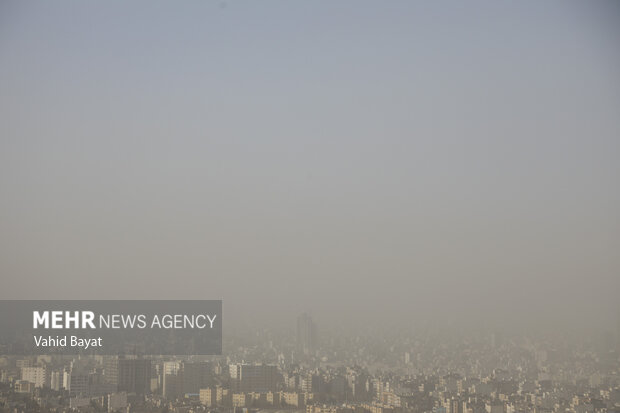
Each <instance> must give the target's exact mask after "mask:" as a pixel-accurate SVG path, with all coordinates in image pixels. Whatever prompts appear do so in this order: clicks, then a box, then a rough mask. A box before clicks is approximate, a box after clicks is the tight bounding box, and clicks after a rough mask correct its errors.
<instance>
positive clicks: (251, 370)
mask: <svg viewBox="0 0 620 413" xmlns="http://www.w3.org/2000/svg"><path fill="white" fill-rule="evenodd" d="M229 372H230V387H231V389H232V391H233V392H235V393H242V392H243V393H249V392H257V393H266V392H270V391H274V390H276V386H277V383H278V377H279V373H278V366H275V365H266V364H259V365H253V364H231V365H230V366H229Z"/></svg>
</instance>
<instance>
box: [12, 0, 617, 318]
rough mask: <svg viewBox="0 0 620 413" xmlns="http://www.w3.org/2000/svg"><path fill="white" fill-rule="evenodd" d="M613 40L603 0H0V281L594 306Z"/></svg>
mask: <svg viewBox="0 0 620 413" xmlns="http://www.w3.org/2000/svg"><path fill="white" fill-rule="evenodd" d="M619 46H620V6H619V5H618V3H613V2H609V3H605V2H594V3H592V2H587V3H586V2H579V3H572V2H553V1H548V2H537V1H532V2H507V1H504V2H496V1H492V2H491V1H489V2H467V3H465V2H434V1H433V2H431V1H429V2H400V1H391V2H383V1H374V2H366V1H355V2H354V1H336V2H333V1H313V2H305V3H302V2H292V1H243V2H242V1H228V2H205V1H199V2H189V1H188V2H168V1H163V2H156V1H148V2H137V1H136V2H134V1H132V2H115V1H105V2H94V1H74V2H63V1H58V2H56V1H55V2H44V1H41V2H20V1H3V2H2V3H1V4H0V274H1V276H2V286H1V288H0V298H2V299H15V298H17V299H26V298H29V299H56V298H67V299H70V298H71V299H90V298H93V299H94V298H105V299H115V298H125V299H130V298H142V299H144V298H175V299H179V298H205V299H206V298H212V299H215V298H222V299H224V315H225V317H229V319H230V320H237V321H248V320H256V319H257V318H260V317H263V316H266V317H273V318H274V322H275V321H276V320H277V321H278V322H280V321H286V322H290V323H291V325H293V323H294V321H293V320H294V318H295V317H296V315H297V314H298V313H299V312H301V311H308V312H311V313H312V314H313V315H314V316H315V318H316V319H318V320H320V321H322V322H323V324H325V323H327V322H333V323H339V322H342V321H348V320H353V319H357V320H363V319H365V317H369V318H371V319H373V320H375V321H376V320H380V319H388V318H389V319H396V320H407V319H416V320H426V321H428V320H431V321H434V320H448V321H449V320H456V319H470V320H472V319H473V320H481V321H485V320H497V319H498V317H499V318H505V319H506V320H513V319H517V318H520V317H522V316H523V317H524V318H525V319H531V318H533V317H534V316H535V317H538V318H542V319H548V320H561V319H564V320H566V319H569V318H570V317H577V320H579V321H580V322H583V321H588V322H592V321H594V320H596V321H597V322H606V323H611V324H610V325H613V328H615V325H618V323H619V318H620V304H618V303H619V302H620V298H619V293H620V183H619V181H620V180H619V178H620V161H619V155H620V47H619ZM601 320H602V321H601Z"/></svg>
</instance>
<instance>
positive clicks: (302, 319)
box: [297, 313, 318, 355]
mask: <svg viewBox="0 0 620 413" xmlns="http://www.w3.org/2000/svg"><path fill="white" fill-rule="evenodd" d="M317 335H318V334H317V327H316V324H314V322H313V321H312V318H311V317H310V316H309V315H308V314H306V313H304V314H302V315H300V316H299V317H297V351H299V352H300V353H302V354H305V355H311V354H313V353H314V352H315V351H316V349H317V343H318V338H317Z"/></svg>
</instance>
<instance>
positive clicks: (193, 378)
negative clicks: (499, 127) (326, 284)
mask: <svg viewBox="0 0 620 413" xmlns="http://www.w3.org/2000/svg"><path fill="white" fill-rule="evenodd" d="M291 324H293V322H292V323H291ZM617 333H618V332H615V331H611V330H610V331H608V332H604V333H600V334H598V333H591V334H576V335H573V336H569V335H562V334H556V335H554V334H545V335H543V336H544V337H542V336H541V335H540V334H538V335H532V336H528V335H527V334H516V333H515V334H512V333H510V332H499V331H492V332H489V331H486V332H481V331H475V332H474V331H470V332H469V333H468V332H463V331H458V332H452V333H446V332H445V331H443V332H442V331H440V330H432V329H423V331H418V332H417V333H416V332H415V331H413V332H406V331H401V332H397V333H394V334H393V335H392V336H389V335H387V334H381V335H374V336H373V335H368V336H364V337H362V336H353V335H347V334H345V333H342V334H341V335H339V334H337V333H330V334H321V333H320V330H319V328H317V325H316V323H315V322H314V321H313V319H312V317H311V316H309V315H307V314H302V315H300V316H299V317H298V318H297V322H296V328H295V329H292V328H291V329H288V330H285V331H283V332H273V331H268V330H256V331H254V332H252V333H251V334H248V335H246V336H244V337H241V336H240V337H236V336H234V335H231V336H229V337H225V339H224V353H223V354H222V355H221V356H177V357H173V356H144V355H135V354H134V355H124V356H88V357H72V356H49V355H45V356H31V357H24V356H4V357H0V371H1V376H0V411H2V412H11V413H21V412H58V413H60V412H70V411H71V412H75V411H79V412H127V413H130V412H175V413H181V412H187V413H191V412H205V411H210V412H236V413H240V412H246V413H247V412H259V411H273V412H275V411H289V412H301V411H305V412H306V413H520V412H524V413H525V412H536V413H543V412H544V413H552V412H553V413H556V412H562V413H565V412H570V413H611V412H620V363H619V359H618V355H619V352H618V349H619V344H620V337H619V334H617Z"/></svg>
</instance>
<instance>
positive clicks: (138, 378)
mask: <svg viewBox="0 0 620 413" xmlns="http://www.w3.org/2000/svg"><path fill="white" fill-rule="evenodd" d="M117 380H118V390H119V391H125V392H127V393H136V394H148V393H149V392H150V390H151V360H146V359H119V360H118V378H117Z"/></svg>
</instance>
